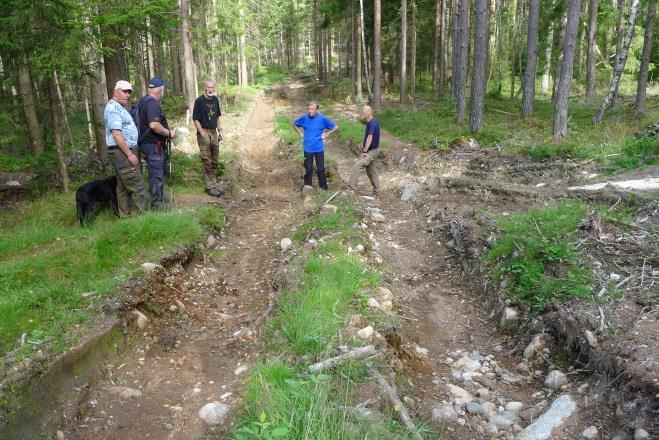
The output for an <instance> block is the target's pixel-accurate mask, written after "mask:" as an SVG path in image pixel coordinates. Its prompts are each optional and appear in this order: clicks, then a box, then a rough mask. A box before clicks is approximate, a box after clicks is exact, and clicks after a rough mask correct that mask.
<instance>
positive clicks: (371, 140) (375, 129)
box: [350, 105, 380, 196]
mask: <svg viewBox="0 0 659 440" xmlns="http://www.w3.org/2000/svg"><path fill="white" fill-rule="evenodd" d="M362 116H363V117H364V118H365V119H366V130H365V131H364V141H363V142H362V148H361V151H360V155H359V159H357V161H356V162H355V164H354V165H353V166H352V169H351V171H350V188H352V189H353V190H354V189H356V188H357V182H358V181H359V175H360V174H361V171H362V169H364V168H366V175H367V176H368V179H369V180H370V181H371V186H373V195H374V196H378V195H379V193H380V179H379V178H378V173H377V169H376V159H377V158H378V156H379V154H380V150H379V149H378V148H379V147H380V124H378V121H377V120H376V119H375V118H374V117H373V108H372V107H371V106H368V105H366V106H364V108H363V109H362Z"/></svg>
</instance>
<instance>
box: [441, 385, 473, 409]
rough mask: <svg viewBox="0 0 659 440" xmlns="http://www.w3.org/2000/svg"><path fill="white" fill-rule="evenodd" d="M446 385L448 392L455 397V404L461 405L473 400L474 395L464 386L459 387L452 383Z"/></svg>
mask: <svg viewBox="0 0 659 440" xmlns="http://www.w3.org/2000/svg"><path fill="white" fill-rule="evenodd" d="M447 387H448V391H449V393H451V395H453V397H454V398H455V404H456V405H457V406H458V407H463V406H465V405H466V404H467V403H469V402H471V401H472V400H474V396H472V394H471V393H470V392H469V391H467V390H465V389H464V388H460V387H459V386H457V385H453V384H447Z"/></svg>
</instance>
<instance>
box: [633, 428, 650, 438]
mask: <svg viewBox="0 0 659 440" xmlns="http://www.w3.org/2000/svg"><path fill="white" fill-rule="evenodd" d="M649 438H650V434H649V433H648V432H647V431H646V430H645V429H643V428H637V429H636V431H634V440H646V439H649Z"/></svg>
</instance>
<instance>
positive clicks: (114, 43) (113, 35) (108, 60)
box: [102, 27, 128, 96]
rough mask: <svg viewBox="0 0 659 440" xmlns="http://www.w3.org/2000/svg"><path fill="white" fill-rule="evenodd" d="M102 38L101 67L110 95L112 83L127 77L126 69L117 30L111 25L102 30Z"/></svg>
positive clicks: (110, 94)
mask: <svg viewBox="0 0 659 440" xmlns="http://www.w3.org/2000/svg"><path fill="white" fill-rule="evenodd" d="M102 34H103V35H104V38H103V49H104V50H103V67H104V68H105V80H106V84H105V85H106V87H107V91H108V96H112V93H113V92H114V85H115V84H116V82H117V81H119V80H120V79H123V80H127V79H128V70H127V69H126V61H125V57H124V50H123V44H122V41H121V40H120V37H119V34H118V33H117V31H116V30H115V29H113V28H111V27H106V28H104V29H103V30H102Z"/></svg>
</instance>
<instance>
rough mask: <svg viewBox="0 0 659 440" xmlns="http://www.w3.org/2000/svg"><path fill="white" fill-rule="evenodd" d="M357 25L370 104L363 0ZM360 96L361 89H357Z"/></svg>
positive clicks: (361, 0) (362, 0)
mask: <svg viewBox="0 0 659 440" xmlns="http://www.w3.org/2000/svg"><path fill="white" fill-rule="evenodd" d="M359 26H360V35H361V38H360V39H361V53H362V58H361V60H362V61H363V63H364V73H365V74H366V90H368V101H369V103H371V104H372V102H371V100H372V99H373V92H372V91H371V75H370V74H369V68H368V51H367V50H366V36H365V31H364V27H365V26H364V0H359ZM359 92H360V96H361V89H360V90H359Z"/></svg>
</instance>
